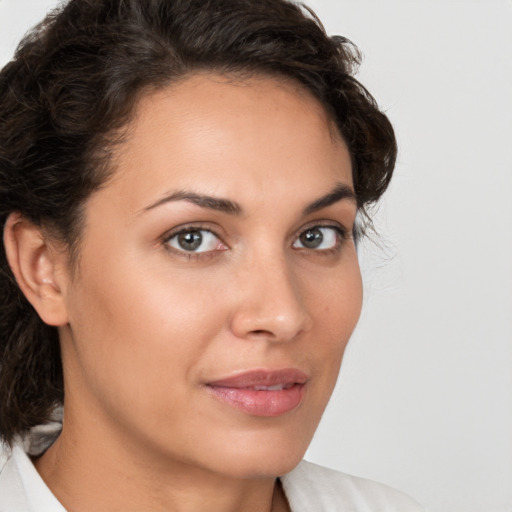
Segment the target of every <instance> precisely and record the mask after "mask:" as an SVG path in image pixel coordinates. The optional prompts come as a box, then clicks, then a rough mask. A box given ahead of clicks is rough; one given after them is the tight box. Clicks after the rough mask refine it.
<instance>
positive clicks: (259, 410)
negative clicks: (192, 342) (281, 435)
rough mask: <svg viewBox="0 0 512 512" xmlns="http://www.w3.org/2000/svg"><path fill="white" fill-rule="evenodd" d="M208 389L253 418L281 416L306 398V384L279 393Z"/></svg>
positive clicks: (221, 388) (219, 388) (238, 389)
mask: <svg viewBox="0 0 512 512" xmlns="http://www.w3.org/2000/svg"><path fill="white" fill-rule="evenodd" d="M208 389H209V391H210V392H211V393H213V395H215V396H216V397H217V398H219V399H220V400H222V401H223V402H225V403H227V404H228V405H230V406H232V407H234V408H235V409H239V410H241V411H243V412H245V413H247V414H251V415H253V416H267V417H274V416H281V415H282V414H286V413H287V412H290V411H292V410H293V409H295V408H296V407H297V406H298V405H299V404H300V403H301V402H302V399H303V397H304V384H294V385H293V386H292V387H290V388H288V389H281V390H277V391H255V390H253V389H243V388H229V387H222V386H208Z"/></svg>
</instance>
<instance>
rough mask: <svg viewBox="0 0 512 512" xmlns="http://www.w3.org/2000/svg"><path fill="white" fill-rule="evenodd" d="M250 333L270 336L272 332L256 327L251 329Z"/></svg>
mask: <svg viewBox="0 0 512 512" xmlns="http://www.w3.org/2000/svg"><path fill="white" fill-rule="evenodd" d="M251 334H256V336H271V335H272V333H271V332H270V331H265V330H264V329H256V330H254V331H251Z"/></svg>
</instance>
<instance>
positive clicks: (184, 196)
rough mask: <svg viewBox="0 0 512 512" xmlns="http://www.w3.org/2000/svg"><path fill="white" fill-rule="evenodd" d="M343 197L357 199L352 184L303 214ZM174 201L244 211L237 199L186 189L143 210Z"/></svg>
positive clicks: (234, 212) (338, 188)
mask: <svg viewBox="0 0 512 512" xmlns="http://www.w3.org/2000/svg"><path fill="white" fill-rule="evenodd" d="M342 199H349V200H352V201H356V196H355V193H354V191H353V190H352V188H351V187H350V186H348V185H346V184H344V183H338V184H337V185H336V187H335V188H334V189H333V190H332V191H331V192H329V193H328V194H326V195H325V196H322V197H320V198H319V199H315V201H313V202H312V203H310V204H308V205H307V206H306V207H305V208H304V210H303V214H304V215H310V214H311V213H315V212H317V211H318V210H322V209H323V208H327V207H328V206H331V205H333V204H334V203H337V202H338V201H341V200H342ZM172 201H188V202H190V203H193V204H195V205H197V206H199V207H201V208H207V209H208V210H216V211H220V212H224V213H228V214H230V215H240V214H241V213H242V211H243V210H242V207H241V206H240V205H239V204H238V203H236V202H235V201H231V200H229V199H222V198H218V197H214V196H208V195H204V194H197V193H195V192H187V191H185V190H180V191H178V192H173V193H172V194H169V195H167V196H165V197H162V198H161V199H159V200H158V201H157V202H156V203H153V204H151V205H150V206H148V207H146V208H144V210H143V211H148V210H152V209H154V208H157V207H158V206H161V205H162V204H165V203H168V202H172Z"/></svg>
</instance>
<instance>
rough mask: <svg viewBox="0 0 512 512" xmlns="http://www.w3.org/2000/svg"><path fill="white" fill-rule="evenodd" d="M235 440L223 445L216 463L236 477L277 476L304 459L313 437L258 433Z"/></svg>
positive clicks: (225, 471)
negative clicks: (259, 434)
mask: <svg viewBox="0 0 512 512" xmlns="http://www.w3.org/2000/svg"><path fill="white" fill-rule="evenodd" d="M258 437H259V439H258V438H257V439H255V438H254V437H253V436H250V438H248V439H245V440H244V439H238V440H236V441H235V440H232V442H230V443H227V444H225V445H224V446H223V447H221V449H220V453H218V454H217V456H216V457H215V458H216V459H217V460H216V461H215V466H217V468H218V471H219V472H220V473H223V474H226V475H229V476H231V477H233V478H243V479H245V478H275V477H278V476H281V475H285V474H286V473H289V472H290V471H291V470H292V469H294V468H295V467H296V466H297V464H299V462H300V461H301V460H302V458H303V457H304V454H305V452H306V449H307V447H308V445H309V442H310V439H309V436H308V439H307V440H304V439H301V438H300V437H296V436H294V435H288V436H286V438H283V437H282V436H274V437H272V436H268V435H262V436H258Z"/></svg>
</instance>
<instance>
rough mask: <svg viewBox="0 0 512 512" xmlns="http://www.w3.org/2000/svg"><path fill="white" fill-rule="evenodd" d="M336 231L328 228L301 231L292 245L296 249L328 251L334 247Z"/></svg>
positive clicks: (333, 228) (336, 237) (337, 233)
mask: <svg viewBox="0 0 512 512" xmlns="http://www.w3.org/2000/svg"><path fill="white" fill-rule="evenodd" d="M339 236H340V234H339V232H338V229H336V228H335V227H330V226H323V227H322V226H315V227H312V228H308V229H306V230H305V231H303V232H302V233H301V234H300V235H299V237H298V238H297V240H295V242H294V243H293V247H294V248H296V249H313V250H315V249H316V250H320V251H322V250H328V249H333V248H334V247H336V244H337V243H338V237H339Z"/></svg>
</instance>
